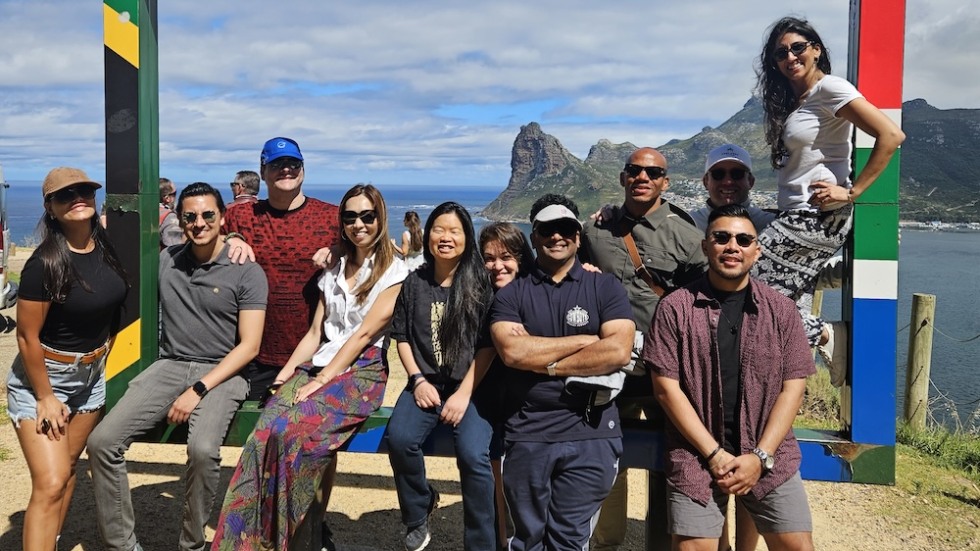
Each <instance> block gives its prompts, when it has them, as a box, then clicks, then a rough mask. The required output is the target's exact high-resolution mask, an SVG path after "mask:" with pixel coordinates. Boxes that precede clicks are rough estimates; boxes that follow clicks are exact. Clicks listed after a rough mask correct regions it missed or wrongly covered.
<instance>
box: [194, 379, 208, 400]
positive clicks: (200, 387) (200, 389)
mask: <svg viewBox="0 0 980 551" xmlns="http://www.w3.org/2000/svg"><path fill="white" fill-rule="evenodd" d="M191 390H193V391H194V393H195V394H197V395H198V396H200V397H201V398H204V397H205V396H207V395H208V387H207V385H205V384H204V383H203V382H202V381H198V382H196V383H194V385H193V386H191Z"/></svg>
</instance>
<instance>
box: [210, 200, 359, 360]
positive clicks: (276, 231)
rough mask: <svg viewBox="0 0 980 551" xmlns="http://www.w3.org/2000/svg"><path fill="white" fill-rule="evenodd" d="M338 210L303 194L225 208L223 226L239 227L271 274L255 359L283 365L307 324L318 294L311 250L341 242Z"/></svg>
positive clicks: (267, 274)
mask: <svg viewBox="0 0 980 551" xmlns="http://www.w3.org/2000/svg"><path fill="white" fill-rule="evenodd" d="M339 213H340V210H339V209H338V208H337V206H336V205H331V204H330V203H325V202H323V201H320V200H319V199H314V198H312V197H307V198H306V201H305V202H304V203H303V205H302V206H300V207H299V208H298V209H295V210H290V211H282V210H276V209H274V208H272V207H270V206H269V201H268V200H265V199H263V200H261V201H258V202H257V203H251V204H248V203H246V204H239V205H234V206H232V207H231V208H229V209H228V211H227V212H226V213H225V231H226V232H238V233H240V234H242V235H244V236H245V240H246V241H247V242H248V244H249V245H251V246H252V248H253V249H254V250H255V258H256V260H257V262H258V264H259V266H262V269H263V270H265V275H266V278H267V279H268V280H269V304H268V307H267V308H266V314H265V331H264V332H263V333H262V347H261V349H260V350H259V355H258V356H257V357H256V358H255V359H256V360H257V361H259V362H261V363H263V364H267V365H273V366H278V367H281V366H282V365H284V364H285V363H286V361H287V360H289V356H290V355H291V354H292V353H293V350H294V349H295V348H296V345H297V344H299V341H300V339H301V338H303V335H304V334H306V331H307V330H308V329H309V328H310V322H311V321H312V319H313V312H314V310H316V303H317V300H319V297H320V291H319V289H317V286H316V282H317V279H318V277H319V272H320V270H318V269H317V268H316V266H314V265H313V262H312V261H311V260H310V259H311V258H312V257H313V253H315V252H316V251H317V250H319V249H321V248H323V247H332V246H334V245H336V244H337V243H338V242H339V239H340V231H339V229H340V226H339Z"/></svg>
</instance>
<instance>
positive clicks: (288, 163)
mask: <svg viewBox="0 0 980 551" xmlns="http://www.w3.org/2000/svg"><path fill="white" fill-rule="evenodd" d="M266 166H268V167H269V168H271V169H272V170H275V171H277V172H278V171H280V170H282V169H284V168H288V169H290V170H299V169H301V168H303V161H301V160H299V159H295V158H293V157H283V158H282V159H276V160H275V161H270V162H269V164H268V165H266Z"/></svg>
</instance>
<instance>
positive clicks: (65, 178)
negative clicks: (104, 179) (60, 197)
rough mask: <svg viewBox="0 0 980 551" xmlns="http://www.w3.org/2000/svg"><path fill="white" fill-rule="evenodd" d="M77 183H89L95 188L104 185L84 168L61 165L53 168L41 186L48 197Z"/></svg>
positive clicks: (43, 194) (43, 193)
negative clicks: (90, 175) (89, 175)
mask: <svg viewBox="0 0 980 551" xmlns="http://www.w3.org/2000/svg"><path fill="white" fill-rule="evenodd" d="M75 184H89V185H92V186H94V187H95V189H99V188H100V187H102V184H100V183H98V182H96V181H93V180H92V179H91V178H89V177H88V174H85V171H84V170H82V169H80V168H71V167H67V166H60V167H58V168H55V169H53V170H52V171H51V172H49V173H48V175H47V176H45V177H44V184H43V185H42V186H41V195H42V196H43V197H45V198H47V196H48V195H51V194H52V193H54V192H56V191H58V190H62V189H65V188H66V187H71V186H73V185H75Z"/></svg>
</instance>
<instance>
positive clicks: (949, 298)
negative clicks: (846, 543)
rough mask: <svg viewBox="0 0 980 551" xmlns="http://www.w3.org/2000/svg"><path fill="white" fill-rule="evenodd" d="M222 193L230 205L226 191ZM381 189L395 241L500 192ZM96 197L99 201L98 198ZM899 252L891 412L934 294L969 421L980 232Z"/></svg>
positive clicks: (12, 210) (830, 311)
mask: <svg viewBox="0 0 980 551" xmlns="http://www.w3.org/2000/svg"><path fill="white" fill-rule="evenodd" d="M9 183H10V188H9V189H8V190H7V215H8V218H9V222H8V225H9V227H10V230H11V239H12V240H13V241H14V242H15V243H18V244H30V243H36V239H33V238H32V237H31V236H32V234H33V232H34V228H35V226H36V224H37V221H38V219H39V218H40V216H41V213H42V210H43V209H42V206H41V192H40V185H39V184H38V183H28V182H9ZM348 187H349V186H346V185H345V186H338V185H320V184H316V183H309V182H308V183H306V184H304V191H306V193H307V194H309V195H311V196H313V197H316V198H318V199H322V200H325V201H329V202H332V203H337V202H338V201H340V199H341V197H343V195H344V193H345V192H346V191H347V189H348ZM100 191H101V190H100ZM221 191H222V193H224V194H225V200H226V201H228V200H229V199H230V197H229V196H228V190H221ZM381 191H382V193H383V194H384V196H385V200H386V201H387V203H388V209H389V212H390V214H389V222H390V228H389V231H390V233H391V235H392V237H396V238H398V239H400V236H401V232H402V231H403V227H402V225H401V221H402V219H403V216H404V214H405V212H406V211H409V210H414V211H416V212H418V214H419V217H420V218H421V219H422V221H423V223H424V222H425V219H426V218H427V217H428V215H429V213H430V212H432V209H433V208H435V207H436V206H437V205H438V204H440V203H442V202H444V201H449V200H453V201H458V202H459V203H461V204H462V205H464V206H465V207H466V208H467V209H468V210H469V211H470V213H471V214H472V215H473V222H474V225H475V226H476V227H477V230H478V231H479V228H480V227H482V226H483V225H485V224H486V223H487V220H486V219H484V218H482V217H480V216H479V215H478V213H479V212H480V211H481V210H482V209H483V208H484V207H486V206H487V205H488V204H489V203H490V202H491V201H493V199H494V198H496V197H497V195H498V194H499V193H500V192H501V191H502V189H501V188H498V187H491V186H482V187H481V186H467V187H465V188H447V187H445V186H388V187H384V188H381ZM97 200H98V201H99V204H101V201H102V195H101V193H100V194H99V196H98V199H97ZM525 231H527V227H525ZM899 254H900V257H899V258H900V261H899V285H898V290H899V291H898V292H899V298H898V326H897V327H896V328H895V331H896V333H897V341H898V349H897V354H896V357H897V358H896V359H897V361H896V366H895V367H896V371H897V373H896V379H897V386H896V388H895V396H896V403H897V409H896V411H897V412H898V413H899V414H900V413H901V411H902V401H903V394H904V385H905V364H906V361H907V356H908V335H909V330H908V324H909V316H910V313H911V303H912V294H913V293H928V294H934V295H936V296H937V304H936V321H935V324H934V325H935V327H936V329H937V331H936V333H935V335H934V338H933V357H932V381H933V384H934V387H933V388H932V390H931V391H930V395H931V396H937V395H939V394H940V393H941V394H943V395H945V396H946V397H947V398H948V399H949V400H951V401H952V402H953V403H954V404H956V405H957V411H958V413H959V416H960V420H961V422H966V420H967V418H968V416H969V415H970V414H972V413H973V412H974V411H977V410H978V408H980V338H978V339H975V340H970V339H972V338H973V337H976V336H977V335H980V276H978V274H977V273H976V269H975V267H974V266H975V265H974V264H973V262H974V261H973V260H971V259H976V258H980V234H976V233H944V232H925V231H910V230H904V231H903V232H902V241H901V245H900V250H899ZM840 301H841V296H840V293H839V292H828V293H826V294H825V298H824V317H825V318H826V319H828V320H829V319H839V316H840V311H841V308H840ZM964 341H969V342H964ZM935 415H936V416H937V418H938V419H939V420H940V421H943V422H945V423H947V424H948V425H951V426H952V425H955V419H953V418H951V417H950V415H949V414H948V412H947V411H946V410H944V409H939V410H936V411H935Z"/></svg>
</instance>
